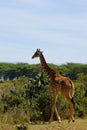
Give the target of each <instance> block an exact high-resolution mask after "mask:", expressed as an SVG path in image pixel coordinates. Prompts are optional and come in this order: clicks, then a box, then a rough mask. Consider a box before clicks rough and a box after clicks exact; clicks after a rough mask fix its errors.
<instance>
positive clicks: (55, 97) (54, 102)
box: [49, 93, 57, 123]
mask: <svg viewBox="0 0 87 130" xmlns="http://www.w3.org/2000/svg"><path fill="white" fill-rule="evenodd" d="M56 101H57V95H56V93H53V103H52V110H51V116H50V121H49V122H50V123H51V122H52V121H53V115H54V112H55V109H56Z"/></svg>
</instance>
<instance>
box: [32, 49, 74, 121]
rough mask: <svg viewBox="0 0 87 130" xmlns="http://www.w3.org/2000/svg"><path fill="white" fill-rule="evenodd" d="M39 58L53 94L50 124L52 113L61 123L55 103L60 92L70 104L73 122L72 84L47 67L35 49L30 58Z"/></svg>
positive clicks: (39, 52) (40, 53) (38, 51)
mask: <svg viewBox="0 0 87 130" xmlns="http://www.w3.org/2000/svg"><path fill="white" fill-rule="evenodd" d="M35 57H39V58H40V62H41V66H42V69H43V71H44V72H45V73H46V75H47V76H48V78H49V80H50V82H51V84H50V85H51V91H52V93H53V105H52V112H51V117H50V122H51V121H52V120H53V115H54V112H55V114H56V117H57V119H58V120H59V122H61V119H60V116H59V114H58V111H57V108H56V101H57V96H58V93H59V92H60V93H61V94H62V95H64V96H65V98H67V99H68V100H69V102H70V121H71V120H72V121H74V100H73V97H74V84H73V82H72V81H71V80H70V79H69V78H68V77H64V76H62V75H60V74H59V72H58V71H56V70H53V69H52V68H50V67H49V66H48V64H47V63H46V61H45V58H44V56H43V54H42V52H41V51H40V50H38V49H37V51H36V52H35V54H34V55H33V56H32V58H35Z"/></svg>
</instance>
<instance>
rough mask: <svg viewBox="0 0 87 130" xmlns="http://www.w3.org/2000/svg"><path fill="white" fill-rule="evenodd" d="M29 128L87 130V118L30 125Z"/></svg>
mask: <svg viewBox="0 0 87 130" xmlns="http://www.w3.org/2000/svg"><path fill="white" fill-rule="evenodd" d="M28 130H87V119H77V120H76V121H75V122H74V123H68V122H67V121H62V123H58V122H52V123H51V124H49V123H48V124H44V125H29V127H28Z"/></svg>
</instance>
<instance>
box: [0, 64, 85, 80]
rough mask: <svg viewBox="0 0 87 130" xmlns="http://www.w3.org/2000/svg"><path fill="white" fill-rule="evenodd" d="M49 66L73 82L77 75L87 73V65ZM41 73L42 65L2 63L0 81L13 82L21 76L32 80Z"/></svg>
mask: <svg viewBox="0 0 87 130" xmlns="http://www.w3.org/2000/svg"><path fill="white" fill-rule="evenodd" d="M49 66H51V67H52V68H54V69H56V70H58V71H59V72H60V73H61V74H62V75H64V76H68V77H70V78H71V79H72V80H76V79H77V77H78V76H77V75H78V74H80V73H83V74H86V73H87V64H79V63H67V64H63V65H60V66H58V65H54V64H49ZM40 71H42V70H41V65H40V64H32V65H30V64H28V63H16V64H13V63H0V80H13V79H18V78H19V77H20V76H26V77H28V78H32V77H35V76H36V75H37V74H38V73H39V72H40Z"/></svg>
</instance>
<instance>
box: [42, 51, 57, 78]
mask: <svg viewBox="0 0 87 130" xmlns="http://www.w3.org/2000/svg"><path fill="white" fill-rule="evenodd" d="M40 62H41V65H42V69H43V70H44V72H45V73H46V75H47V76H48V78H49V79H51V80H52V79H54V77H55V73H56V72H55V71H54V70H53V69H52V68H50V67H49V66H48V65H47V63H46V61H45V58H44V56H43V54H41V55H40Z"/></svg>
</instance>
